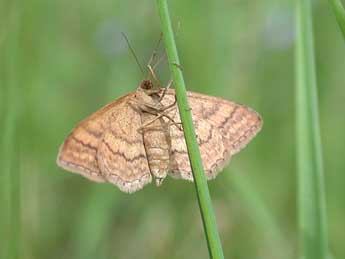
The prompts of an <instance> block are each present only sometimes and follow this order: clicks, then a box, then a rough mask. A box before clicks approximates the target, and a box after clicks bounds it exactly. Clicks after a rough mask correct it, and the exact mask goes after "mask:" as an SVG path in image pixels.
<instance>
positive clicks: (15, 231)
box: [0, 1, 21, 259]
mask: <svg viewBox="0 0 345 259" xmlns="http://www.w3.org/2000/svg"><path fill="white" fill-rule="evenodd" d="M18 6H19V4H18V2H17V1H13V3H11V5H10V6H9V10H8V13H7V14H6V16H5V17H6V18H5V19H4V20H5V22H6V25H7V26H8V28H11V30H8V31H6V32H5V34H4V39H3V41H2V42H1V44H3V49H4V53H3V54H2V55H1V58H2V59H1V63H0V65H1V74H3V78H2V83H3V84H2V89H1V91H2V92H3V93H4V96H5V98H4V99H3V100H4V104H3V108H4V113H3V114H4V119H3V120H2V122H3V127H2V136H1V140H0V143H1V145H2V146H1V150H0V153H1V157H0V163H1V166H2V172H1V179H0V182H1V185H3V186H2V188H3V189H4V190H5V191H4V195H5V199H4V204H1V211H2V213H3V215H2V216H3V218H4V219H3V220H4V223H3V225H4V227H5V230H4V231H3V232H2V233H1V235H3V237H1V238H2V240H3V244H2V246H3V250H4V251H1V253H0V257H1V255H3V254H4V258H9V259H17V258H20V238H21V236H20V231H21V222H20V212H21V211H20V172H19V167H20V161H19V160H20V159H19V155H18V153H19V152H18V151H19V148H18V145H19V141H17V140H18V136H17V135H16V131H17V121H18V117H19V116H18V104H19V101H18V99H19V98H20V96H21V95H20V94H19V93H18V81H19V79H18V78H20V74H19V73H20V58H19V56H20V54H19V50H20V48H19V38H20V37H19V33H20V25H21V23H20V22H21V19H20V14H19V11H18V10H19V8H18Z"/></svg>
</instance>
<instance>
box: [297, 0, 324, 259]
mask: <svg viewBox="0 0 345 259" xmlns="http://www.w3.org/2000/svg"><path fill="white" fill-rule="evenodd" d="M311 10H312V9H311V1H310V0H297V9H296V12H297V14H296V18H297V42H296V44H297V45H296V74H297V77H296V79H297V82H296V113H297V114H296V146H297V174H298V177H297V179H298V224H299V238H300V249H301V255H303V256H304V258H305V259H325V258H326V256H327V252H328V247H327V244H328V242H327V227H326V208H325V193H324V186H323V185H324V181H323V162H322V152H321V140H320V130H319V115H318V101H317V87H316V74H315V58H314V44H313V28H312V11H311Z"/></svg>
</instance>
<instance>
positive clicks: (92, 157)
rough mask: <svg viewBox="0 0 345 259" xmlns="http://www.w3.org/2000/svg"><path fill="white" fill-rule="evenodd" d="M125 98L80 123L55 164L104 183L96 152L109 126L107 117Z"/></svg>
mask: <svg viewBox="0 0 345 259" xmlns="http://www.w3.org/2000/svg"><path fill="white" fill-rule="evenodd" d="M126 97H127V96H123V97H121V98H119V99H117V100H115V101H114V102H112V103H110V104H108V105H106V106H104V107H103V108H101V109H100V110H98V111H97V112H95V113H93V114H92V115H90V116H89V117H87V118H86V119H84V120H83V121H82V122H80V123H79V124H78V125H77V126H76V127H75V128H74V129H73V130H72V132H71V133H70V134H69V135H68V137H67V138H66V140H65V141H64V142H63V144H62V145H61V147H60V150H59V154H58V157H57V164H58V165H59V166H60V167H62V168H64V169H66V170H68V171H71V172H74V173H78V174H81V175H82V176H84V177H86V178H88V179H90V180H92V181H96V182H104V181H105V179H104V178H103V176H102V174H101V172H100V169H99V166H98V162H97V150H98V147H99V144H100V143H101V140H102V138H103V135H104V132H105V131H106V129H107V128H108V125H109V115H110V114H111V113H112V111H113V110H117V109H118V108H119V107H121V104H122V103H123V101H124V100H125V99H126Z"/></svg>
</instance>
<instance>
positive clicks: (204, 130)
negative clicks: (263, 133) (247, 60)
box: [163, 90, 262, 180]
mask: <svg viewBox="0 0 345 259" xmlns="http://www.w3.org/2000/svg"><path fill="white" fill-rule="evenodd" d="M187 94H188V100H189V104H190V107H191V112H192V117H193V122H194V126H195V132H196V135H197V141H198V144H199V149H200V153H201V158H202V162H203V166H204V170H205V173H206V176H207V178H208V179H212V178H214V177H216V175H217V174H218V172H219V171H221V170H222V169H223V168H224V166H225V165H226V164H227V163H228V162H229V161H230V158H231V156H232V155H234V154H236V153H237V152H239V151H240V150H241V149H242V148H244V147H245V146H246V145H247V144H248V143H249V142H250V140H251V139H252V138H253V137H254V136H255V135H256V134H257V132H258V131H259V130H260V129H261V127H262V120H261V117H260V115H259V114H258V113H257V112H255V111H254V110H252V109H250V108H249V107H247V106H244V105H241V104H237V103H234V102H230V101H226V100H223V99H221V98H217V97H212V96H208V95H203V94H198V93H194V92H188V93H187ZM174 96H175V91H174V90H169V91H168V92H167V94H166V97H164V100H163V104H164V105H169V104H170V103H172V102H173V101H174V98H175V97H174ZM169 116H170V117H172V118H173V120H174V121H176V122H180V117H179V113H178V111H177V108H175V109H171V110H169ZM170 133H171V146H172V147H171V152H172V154H171V169H172V170H171V171H172V172H171V175H172V176H173V177H177V178H183V179H187V180H193V175H192V172H191V171H192V170H191V167H190V163H189V158H188V153H187V147H186V143H185V139H184V135H183V132H182V131H180V130H179V129H178V128H177V127H175V126H171V128H170Z"/></svg>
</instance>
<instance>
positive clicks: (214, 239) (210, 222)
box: [157, 0, 224, 259]
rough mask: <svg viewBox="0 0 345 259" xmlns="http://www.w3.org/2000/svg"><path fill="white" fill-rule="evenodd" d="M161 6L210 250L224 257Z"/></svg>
mask: <svg viewBox="0 0 345 259" xmlns="http://www.w3.org/2000/svg"><path fill="white" fill-rule="evenodd" d="M157 5H158V10H159V15H160V21H161V28H162V32H163V40H164V44H165V48H166V52H167V56H168V61H169V67H170V71H171V74H172V78H173V80H174V85H175V89H176V98H177V104H178V108H179V112H180V117H181V122H182V125H183V131H184V136H185V139H186V144H187V149H188V155H189V160H190V163H191V167H192V171H193V176H194V183H195V189H196V193H197V197H198V202H199V207H200V213H201V217H202V221H203V225H204V230H205V234H206V240H207V245H208V250H209V253H210V257H211V258H217V259H218V258H224V255H223V250H222V246H221V242H220V238H219V234H218V231H217V225H216V219H215V216H214V212H213V208H212V202H211V197H210V193H209V190H208V186H207V181H206V177H205V172H204V169H203V165H202V161H201V156H200V151H199V147H198V144H197V141H196V136H195V130H194V125H193V121H192V115H191V112H190V107H189V103H188V99H187V94H186V87H185V83H184V79H183V74H182V70H181V66H180V61H179V58H178V54H177V49H176V44H175V39H174V34H173V30H172V26H171V21H170V15H169V10H168V4H167V1H166V0H157Z"/></svg>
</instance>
